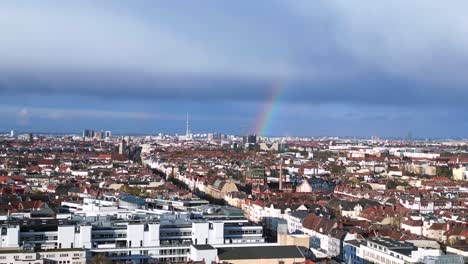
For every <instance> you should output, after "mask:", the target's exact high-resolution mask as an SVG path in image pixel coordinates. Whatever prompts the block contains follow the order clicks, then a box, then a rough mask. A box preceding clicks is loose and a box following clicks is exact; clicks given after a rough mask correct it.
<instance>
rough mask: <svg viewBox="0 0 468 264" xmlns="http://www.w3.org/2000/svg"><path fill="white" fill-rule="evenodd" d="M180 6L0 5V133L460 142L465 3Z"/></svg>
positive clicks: (465, 118)
mask: <svg viewBox="0 0 468 264" xmlns="http://www.w3.org/2000/svg"><path fill="white" fill-rule="evenodd" d="M186 4H187V7H186V8H183V9H182V8H180V6H177V5H175V4H169V3H161V2H160V3H154V2H152V1H141V2H139V3H119V4H117V3H115V2H111V1H103V2H99V3H96V2H93V1H80V2H75V3H66V4H65V3H62V2H59V1H41V3H40V4H39V3H35V2H23V3H17V2H14V1H11V2H7V1H5V2H2V3H0V22H1V24H2V25H4V26H3V27H0V34H2V36H4V41H2V42H1V43H0V57H1V58H2V60H1V61H0V96H1V97H2V99H3V100H2V102H1V103H0V118H1V119H2V125H1V126H0V130H1V131H9V130H11V129H14V130H18V131H41V132H75V133H79V132H80V131H81V130H83V129H85V128H95V129H97V130H100V129H104V130H107V129H108V130H112V131H116V132H117V133H145V134H152V133H156V132H162V133H178V134H183V133H184V132H185V119H186V113H187V112H189V113H190V128H191V130H192V131H193V132H194V133H197V132H209V131H212V132H221V133H228V134H246V133H254V132H256V133H259V134H262V135H265V136H323V135H329V136H357V137H360V136H361V137H365V136H372V135H378V136H380V137H405V136H406V135H407V134H408V133H409V132H411V133H412V134H413V135H414V136H415V137H419V138H425V137H430V138H448V137H461V138H466V137H468V134H467V132H466V131H468V113H466V111H465V108H466V107H465V106H464V105H465V98H467V97H468V89H466V85H467V84H468V80H467V79H466V77H464V74H463V73H464V71H465V69H466V68H467V66H468V65H467V64H466V61H468V41H467V39H466V37H464V36H466V35H468V34H467V33H468V32H467V31H468V29H467V28H466V27H465V26H464V25H465V24H466V23H468V18H466V16H465V14H464V10H466V8H467V7H468V6H467V5H468V4H467V3H466V2H463V1H454V2H451V3H450V5H447V4H444V3H439V2H424V1H413V2H411V3H408V2H406V1H383V2H381V3H374V2H372V1H368V2H365V3H363V4H362V5H360V6H359V5H356V4H352V3H346V2H344V1H317V2H314V3H310V2H308V1H258V2H255V3H251V2H248V1H238V2H236V3H225V2H222V3H217V2H210V1H208V2H205V3H199V2H195V1H192V2H188V3H186ZM258 10H262V12H258ZM441 10H443V12H441Z"/></svg>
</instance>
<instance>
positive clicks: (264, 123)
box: [254, 81, 283, 136]
mask: <svg viewBox="0 0 468 264" xmlns="http://www.w3.org/2000/svg"><path fill="white" fill-rule="evenodd" d="M282 89H283V83H282V82H280V81H276V82H275V83H273V86H272V88H271V93H270V94H269V96H268V98H267V100H266V102H265V103H264V107H263V108H262V111H261V112H260V114H259V116H258V118H257V119H256V122H255V129H254V131H255V133H256V134H257V135H259V136H265V135H267V134H268V132H269V130H270V128H271V125H272V123H273V116H274V114H275V112H276V108H277V107H276V106H277V105H278V99H279V97H280V95H281V91H282Z"/></svg>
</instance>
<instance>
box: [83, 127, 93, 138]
mask: <svg viewBox="0 0 468 264" xmlns="http://www.w3.org/2000/svg"><path fill="white" fill-rule="evenodd" d="M83 137H85V138H92V137H94V130H92V129H85V130H83Z"/></svg>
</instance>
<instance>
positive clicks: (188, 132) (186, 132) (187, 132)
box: [185, 112, 190, 138]
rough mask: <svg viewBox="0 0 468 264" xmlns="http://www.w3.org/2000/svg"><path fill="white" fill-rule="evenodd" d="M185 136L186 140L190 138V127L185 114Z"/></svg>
mask: <svg viewBox="0 0 468 264" xmlns="http://www.w3.org/2000/svg"><path fill="white" fill-rule="evenodd" d="M185 135H186V136H187V138H188V137H189V136H190V126H189V114H188V112H187V123H186V128H185Z"/></svg>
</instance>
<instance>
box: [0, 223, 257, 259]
mask: <svg viewBox="0 0 468 264" xmlns="http://www.w3.org/2000/svg"><path fill="white" fill-rule="evenodd" d="M0 226H1V242H2V244H1V248H19V247H20V246H26V245H27V246H28V247H30V248H32V249H34V251H35V252H42V251H48V250H49V251H60V250H72V249H75V248H76V249H84V250H86V253H87V254H88V257H89V258H92V257H94V256H96V255H100V254H103V255H105V256H106V257H107V258H109V259H111V260H116V261H138V262H140V263H147V262H149V261H155V260H158V261H170V262H173V261H186V260H187V254H188V253H189V251H190V246H191V245H207V244H210V245H224V244H231V245H239V244H258V243H263V242H264V238H263V230H262V227H261V226H256V225H250V224H249V223H248V222H246V221H242V220H241V221H233V220H224V221H223V220H217V221H207V220H175V221H158V220H151V219H142V220H121V219H112V218H109V217H94V218H93V217H87V218H86V219H81V220H55V219H50V220H40V221H34V220H30V221H16V222H15V221H1V222H0ZM81 253H84V252H81ZM31 254H36V253H31ZM64 254H65V253H64ZM28 256H29V255H28ZM31 256H32V255H31ZM57 256H60V255H57ZM70 256H71V255H70ZM80 257H81V255H80ZM28 258H29V257H28ZM33 258H34V259H37V258H39V259H40V257H37V256H36V257H33ZM0 262H1V261H0ZM8 263H9V262H8ZM41 263H42V262H41ZM64 263H65V262H64ZM70 263H72V262H70Z"/></svg>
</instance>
